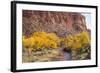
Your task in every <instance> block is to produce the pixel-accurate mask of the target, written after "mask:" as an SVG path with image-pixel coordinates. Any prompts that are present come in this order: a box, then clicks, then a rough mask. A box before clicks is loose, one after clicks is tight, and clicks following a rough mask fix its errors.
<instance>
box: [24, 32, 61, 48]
mask: <svg viewBox="0 0 100 73" xmlns="http://www.w3.org/2000/svg"><path fill="white" fill-rule="evenodd" d="M59 43H60V41H59V38H58V37H57V36H56V34H54V33H46V32H34V33H33V34H32V35H31V36H30V37H29V38H25V36H23V46H24V47H25V48H27V49H28V50H38V49H50V48H52V49H56V48H58V46H59Z"/></svg>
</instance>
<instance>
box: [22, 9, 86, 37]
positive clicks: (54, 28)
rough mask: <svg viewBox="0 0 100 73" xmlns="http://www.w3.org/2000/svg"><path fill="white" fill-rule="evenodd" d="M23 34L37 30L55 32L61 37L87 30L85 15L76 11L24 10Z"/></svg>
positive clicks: (29, 33)
mask: <svg viewBox="0 0 100 73" xmlns="http://www.w3.org/2000/svg"><path fill="white" fill-rule="evenodd" d="M22 19H23V21H22V23H23V34H24V35H26V36H29V35H31V34H32V33H34V32H35V31H44V32H54V33H55V34H57V35H58V36H59V37H64V36H65V35H67V34H75V33H79V32H82V31H87V27H86V22H85V17H84V16H83V15H81V14H80V13H75V12H73V13H72V12H53V11H32V10H23V18H22Z"/></svg>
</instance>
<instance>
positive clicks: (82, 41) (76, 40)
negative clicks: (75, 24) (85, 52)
mask: <svg viewBox="0 0 100 73" xmlns="http://www.w3.org/2000/svg"><path fill="white" fill-rule="evenodd" d="M89 44H90V38H89V35H88V33H87V32H85V31H84V32H81V33H78V34H75V35H69V36H67V37H66V38H65V39H64V45H65V47H66V48H70V49H71V50H78V49H80V48H82V47H84V46H85V45H89Z"/></svg>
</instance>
